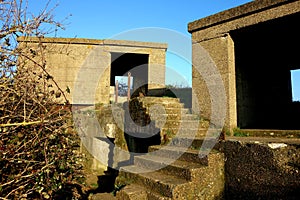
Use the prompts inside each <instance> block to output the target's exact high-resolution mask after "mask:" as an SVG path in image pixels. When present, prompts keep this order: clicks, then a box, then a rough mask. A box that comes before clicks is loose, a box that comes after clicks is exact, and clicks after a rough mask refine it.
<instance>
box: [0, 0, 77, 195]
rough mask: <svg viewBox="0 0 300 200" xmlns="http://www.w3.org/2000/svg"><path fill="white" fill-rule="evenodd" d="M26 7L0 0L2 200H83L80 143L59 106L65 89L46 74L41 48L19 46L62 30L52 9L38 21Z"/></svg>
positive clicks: (18, 1) (66, 109)
mask: <svg viewBox="0 0 300 200" xmlns="http://www.w3.org/2000/svg"><path fill="white" fill-rule="evenodd" d="M27 6H28V2H27V1H22V0H0V28H1V30H0V44H1V49H0V60H1V62H0V199H22V198H30V199H58V198H60V196H64V197H66V196H70V197H72V198H73V199H79V198H80V194H79V192H80V191H77V192H74V191H75V190H74V188H76V187H75V186H78V181H79V179H80V178H81V174H80V167H81V165H80V163H79V162H78V159H80V154H79V153H78V151H76V149H77V147H78V144H79V139H78V137H77V135H76V133H75V132H74V131H73V127H72V121H71V119H72V118H71V111H70V105H69V104H68V102H67V99H66V98H65V104H63V105H62V104H58V103H57V101H56V99H57V97H58V96H63V97H64V89H61V88H60V87H59V85H57V83H56V82H55V79H54V77H52V76H51V74H49V73H48V72H47V62H46V59H45V55H46V52H45V48H44V46H43V44H42V43H39V44H38V45H37V46H36V48H27V45H26V43H18V42H17V38H18V37H19V36H22V37H30V36H31V37H32V36H34V37H38V38H42V37H43V36H44V35H47V34H49V33H51V31H55V30H56V29H57V28H58V27H60V28H62V27H63V26H62V24H61V23H58V22H56V21H54V19H53V16H52V14H51V12H52V11H53V10H52V9H50V8H48V6H49V3H48V4H46V5H45V9H44V10H42V11H41V12H40V13H39V14H38V15H36V16H35V15H32V14H30V13H29V12H28V10H27V9H28V7H27ZM45 27H47V28H45ZM54 88H55V89H54ZM76 195H77V196H76Z"/></svg>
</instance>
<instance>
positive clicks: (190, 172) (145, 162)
mask: <svg viewBox="0 0 300 200" xmlns="http://www.w3.org/2000/svg"><path fill="white" fill-rule="evenodd" d="M134 163H135V165H137V166H140V167H144V168H147V169H149V170H153V171H161V172H163V173H165V174H176V175H177V176H179V177H183V178H184V179H186V180H187V181H191V180H192V179H194V178H195V177H196V176H197V175H199V174H200V171H201V172H203V171H202V170H204V169H203V168H204V166H203V164H201V163H195V162H186V161H181V160H174V159H171V158H165V157H158V156H154V155H151V154H146V155H143V156H136V157H135V158H134Z"/></svg>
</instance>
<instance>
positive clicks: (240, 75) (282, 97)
mask: <svg viewBox="0 0 300 200" xmlns="http://www.w3.org/2000/svg"><path fill="white" fill-rule="evenodd" d="M299 21H300V13H297V14H294V15H289V16H285V17H282V18H279V19H274V20H270V21H267V22H263V23H259V24H255V25H252V26H248V27H244V28H241V29H238V30H234V31H232V32H230V35H231V37H232V39H233V41H234V45H235V73H236V96H237V126H238V127H240V128H259V129H300V124H299V113H300V110H299V108H300V107H299V103H297V102H293V100H292V83H291V70H295V69H300V60H299V55H298V53H299V52H298V51H297V49H298V48H299V45H300V40H299V35H300V32H299V30H298V28H297V27H296V26H295V24H297V23H298V22H299ZM297 112H298V114H297Z"/></svg>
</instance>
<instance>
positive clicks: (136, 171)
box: [120, 165, 188, 197]
mask: <svg viewBox="0 0 300 200" xmlns="http://www.w3.org/2000/svg"><path fill="white" fill-rule="evenodd" d="M144 171H147V169H143V168H141V167H139V166H136V165H131V166H126V167H122V168H121V171H120V173H121V175H122V176H124V177H125V178H127V179H130V180H132V181H133V182H134V183H135V184H141V185H143V186H144V187H146V188H147V189H148V190H150V192H152V191H153V192H155V193H158V194H161V195H162V196H166V197H173V192H174V191H176V187H177V186H180V185H183V184H187V183H188V181H186V180H185V179H183V178H180V177H176V176H173V175H169V174H164V173H162V172H158V171H153V172H148V173H142V172H144Z"/></svg>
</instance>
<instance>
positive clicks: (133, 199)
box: [116, 184, 148, 200]
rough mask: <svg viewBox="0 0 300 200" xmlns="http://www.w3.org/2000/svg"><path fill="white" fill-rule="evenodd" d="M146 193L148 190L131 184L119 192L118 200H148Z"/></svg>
mask: <svg viewBox="0 0 300 200" xmlns="http://www.w3.org/2000/svg"><path fill="white" fill-rule="evenodd" d="M146 191H147V190H145V188H144V187H142V186H140V185H137V184H130V185H126V186H125V187H124V188H123V189H122V190H120V191H118V192H117V194H116V198H117V199H120V200H148V196H147V192H146Z"/></svg>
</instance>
